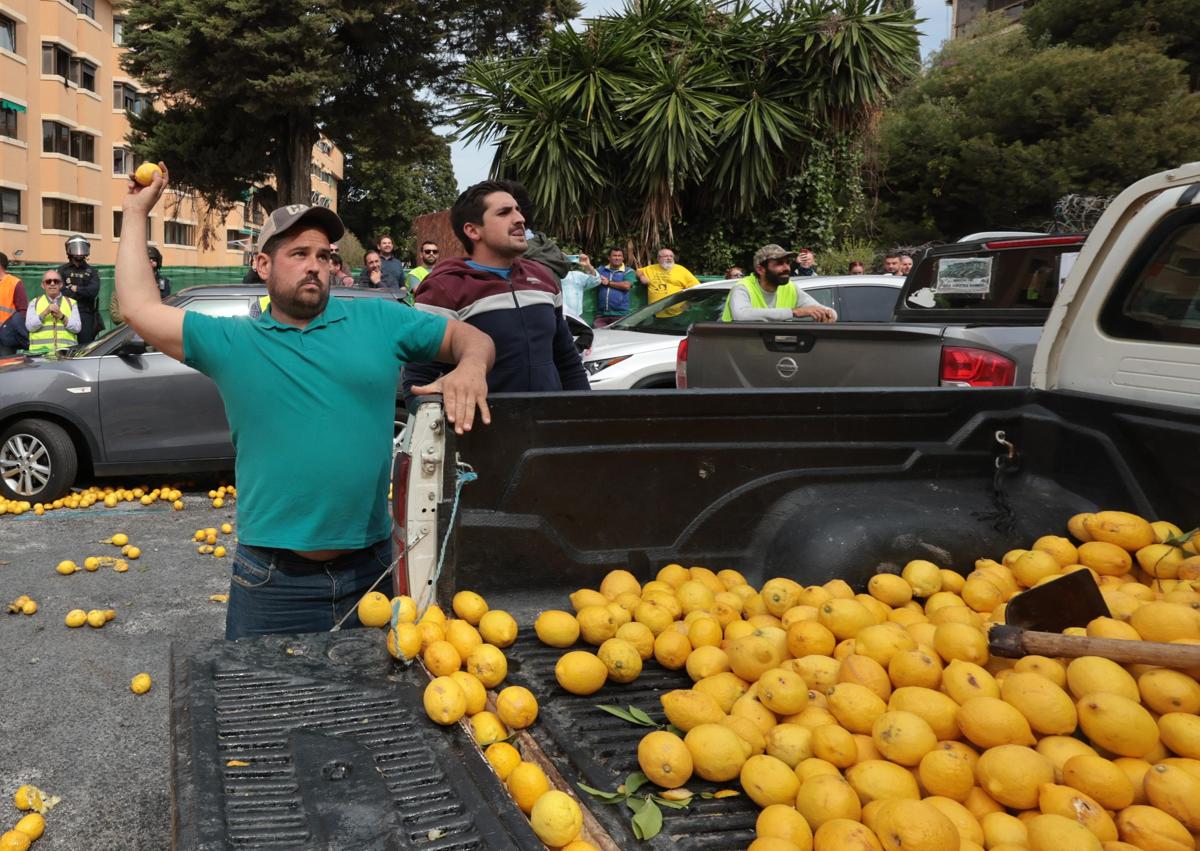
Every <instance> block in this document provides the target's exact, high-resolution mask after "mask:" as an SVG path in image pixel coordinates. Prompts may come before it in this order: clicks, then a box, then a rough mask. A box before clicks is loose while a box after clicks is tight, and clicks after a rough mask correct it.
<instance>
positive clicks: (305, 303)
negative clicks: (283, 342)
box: [267, 273, 329, 319]
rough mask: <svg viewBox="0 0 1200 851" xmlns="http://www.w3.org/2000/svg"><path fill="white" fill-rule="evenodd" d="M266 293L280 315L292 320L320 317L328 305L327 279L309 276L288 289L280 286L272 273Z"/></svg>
mask: <svg viewBox="0 0 1200 851" xmlns="http://www.w3.org/2000/svg"><path fill="white" fill-rule="evenodd" d="M313 285H315V287H314V286H313ZM267 292H268V293H270V295H271V304H273V305H276V306H277V309H278V310H279V311H281V312H282V313H286V314H287V315H288V316H291V317H292V318H294V319H312V318H314V317H316V316H320V315H321V311H323V310H324V309H325V305H326V304H328V303H329V279H328V278H325V279H322V278H321V277H320V276H309V277H305V278H302V279H300V280H299V281H297V282H296V283H295V284H294V285H292V286H290V287H289V286H286V285H281V284H280V283H279V281H278V280H277V279H276V277H275V275H274V273H272V274H271V276H270V277H269V278H268V279H267Z"/></svg>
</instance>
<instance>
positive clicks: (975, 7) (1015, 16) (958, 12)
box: [946, 0, 1037, 38]
mask: <svg viewBox="0 0 1200 851" xmlns="http://www.w3.org/2000/svg"><path fill="white" fill-rule="evenodd" d="M1036 2H1037V0H946V5H947V6H953V7H954V23H953V25H952V26H951V29H950V37H951V38H961V37H963V36H964V35H967V34H968V33H969V32H970V31H971V26H972V25H973V24H974V23H975V21H976V20H977V19H978V18H979V17H981V16H983V15H986V14H987V13H989V12H999V13H1001V14H1002V15H1004V17H1005V18H1007V19H1008V20H1010V21H1012V22H1014V23H1016V22H1017V21H1018V20H1020V19H1021V13H1022V12H1024V11H1025V10H1026V9H1027V8H1029V7H1030V6H1032V5H1033V4H1034V3H1036Z"/></svg>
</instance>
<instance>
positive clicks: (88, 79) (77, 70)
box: [69, 59, 96, 92]
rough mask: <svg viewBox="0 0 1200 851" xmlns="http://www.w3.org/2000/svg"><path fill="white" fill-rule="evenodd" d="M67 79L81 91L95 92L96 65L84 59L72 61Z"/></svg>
mask: <svg viewBox="0 0 1200 851" xmlns="http://www.w3.org/2000/svg"><path fill="white" fill-rule="evenodd" d="M69 79H70V80H71V82H72V83H74V84H75V85H77V86H79V88H81V89H87V90H88V91H89V92H94V91H96V65H95V64H94V63H92V62H88V61H87V60H86V59H72V60H71V76H70V78H69Z"/></svg>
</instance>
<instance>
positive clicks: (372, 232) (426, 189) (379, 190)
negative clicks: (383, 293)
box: [338, 143, 458, 253]
mask: <svg viewBox="0 0 1200 851" xmlns="http://www.w3.org/2000/svg"><path fill="white" fill-rule="evenodd" d="M457 196H458V189H457V184H456V183H455V180H454V169H453V167H452V166H451V165H450V148H449V146H448V145H446V144H445V143H442V144H441V146H440V149H437V150H435V151H434V153H432V154H431V155H429V156H428V157H426V158H424V159H421V160H418V161H417V162H404V161H402V160H399V159H395V158H391V157H386V156H384V157H380V156H376V155H375V154H374V153H373V152H372V151H370V150H366V151H356V152H355V153H353V154H349V155H347V157H346V176H345V179H344V180H343V181H342V183H341V185H340V186H339V187H338V213H339V215H341V217H342V221H344V222H345V223H346V227H347V228H349V229H350V230H351V231H352V232H353V233H354V234H356V235H357V236H358V238H359V239H360V240H362V242H363V244H364V245H374V244H375V238H376V237H377V236H379V235H380V234H384V233H390V234H391V235H392V238H393V239H394V240H395V241H396V244H397V250H398V251H400V252H401V253H403V252H404V245H405V242H406V240H407V238H408V235H409V233H410V232H411V231H412V226H413V222H414V220H416V218H417V216H420V215H423V214H425V213H432V212H436V211H437V210H444V209H446V208H447V207H449V206H450V205H451V204H453V203H454V199H455V198H456V197H457Z"/></svg>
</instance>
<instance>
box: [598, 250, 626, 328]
mask: <svg viewBox="0 0 1200 851" xmlns="http://www.w3.org/2000/svg"><path fill="white" fill-rule="evenodd" d="M596 271H597V272H598V273H599V275H600V278H601V280H602V283H601V284H600V291H599V292H598V293H596V321H595V322H594V323H592V324H593V326H594V327H596V328H606V327H608V326H609V325H612V324H613V323H614V322H616V321H617V320H618V319H620V318H621V317H622V316H624V315H626V314H627V313H629V293H630V291H631V290H632V289H633V285H634V284H635V283H636V282H637V274H636V273H635V272H634V271H633V269H631V268H629V267H628V266H626V265H625V250H624V249H622V248H610V249H609V250H608V262H607V263H604V264H602V265H601V266H600V268H599V269H597V270H596Z"/></svg>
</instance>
